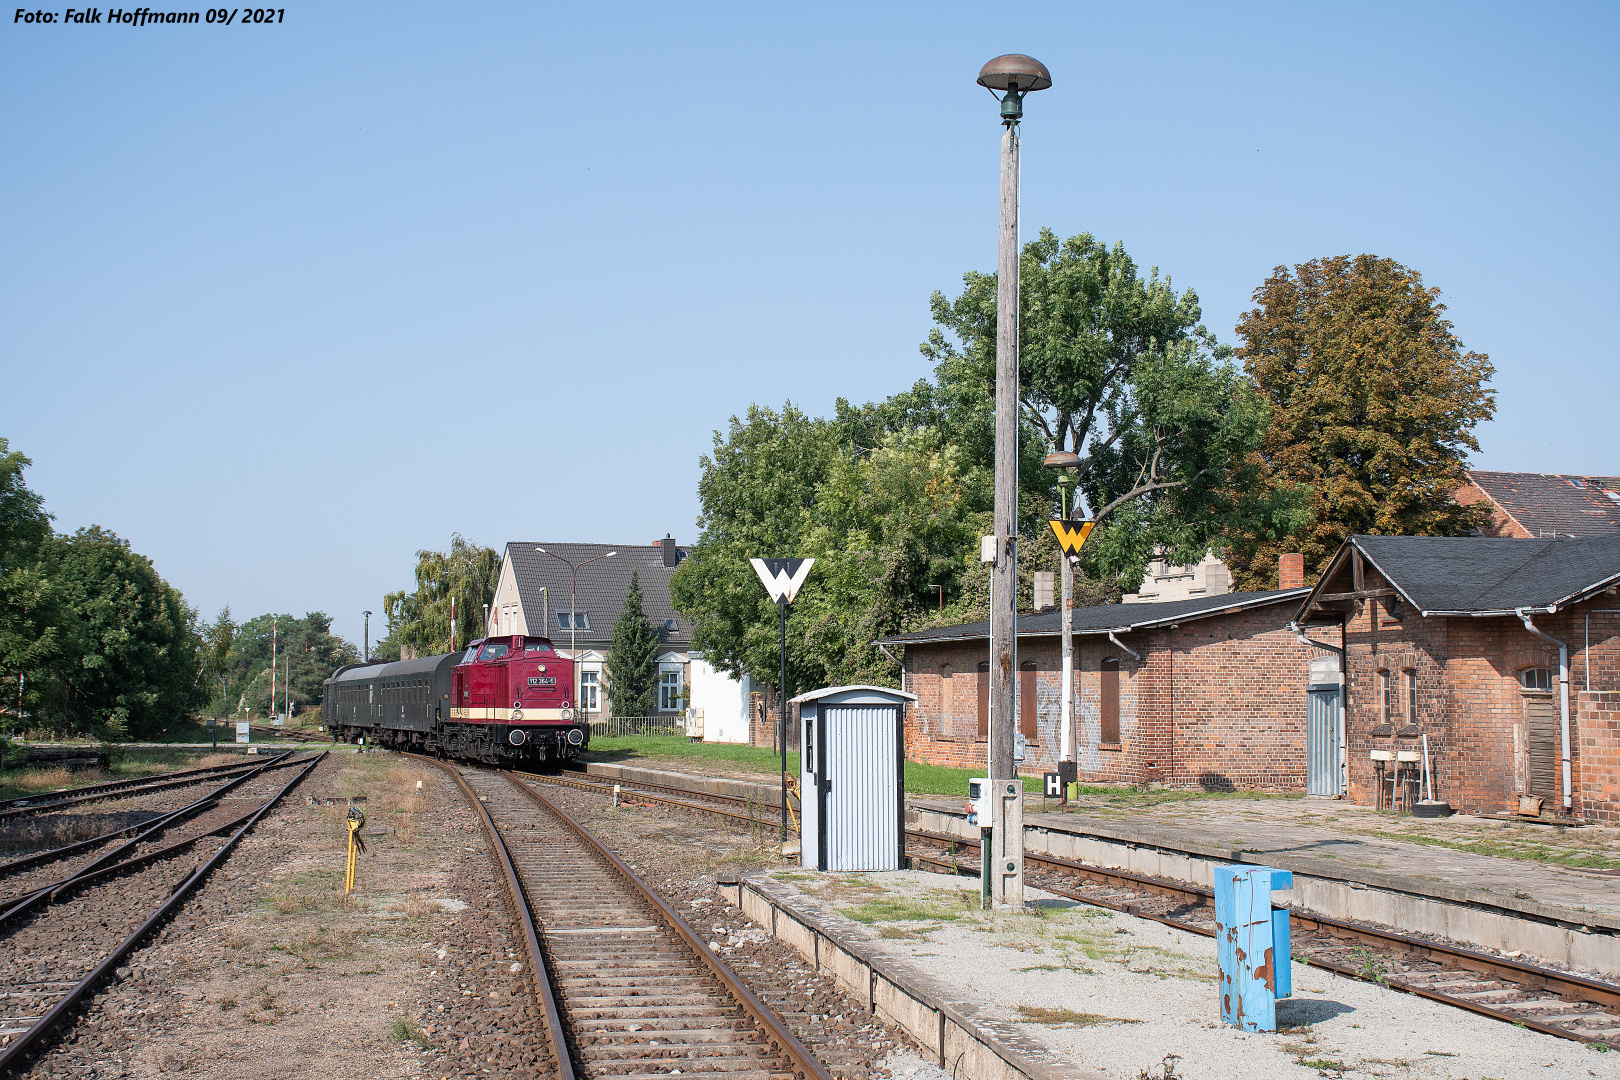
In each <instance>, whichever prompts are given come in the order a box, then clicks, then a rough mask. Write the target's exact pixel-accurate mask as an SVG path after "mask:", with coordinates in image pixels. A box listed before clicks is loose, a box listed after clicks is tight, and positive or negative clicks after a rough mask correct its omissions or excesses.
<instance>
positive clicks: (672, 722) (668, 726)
mask: <svg viewBox="0 0 1620 1080" xmlns="http://www.w3.org/2000/svg"><path fill="white" fill-rule="evenodd" d="M685 734H686V716H685V714H683V713H665V714H664V715H662V716H600V717H598V716H593V717H591V738H593V739H611V738H614V737H616V736H620V735H685Z"/></svg>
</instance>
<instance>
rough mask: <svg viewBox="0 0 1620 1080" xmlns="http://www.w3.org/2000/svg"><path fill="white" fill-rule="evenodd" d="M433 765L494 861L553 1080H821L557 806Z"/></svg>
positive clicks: (477, 773) (520, 785)
mask: <svg viewBox="0 0 1620 1080" xmlns="http://www.w3.org/2000/svg"><path fill="white" fill-rule="evenodd" d="M435 764H439V767H440V768H443V769H444V770H445V771H446V772H447V773H449V774H450V775H451V777H452V778H453V779H455V781H456V783H457V784H458V785H459V786H460V787H461V789H462V791H463V792H464V793H465V794H466V795H467V797H468V800H469V801H470V802H471V803H472V805H473V806H474V807H475V808H476V809H477V810H478V811H479V814H480V817H481V818H482V820H483V822H484V827H485V830H486V832H487V833H488V835H489V837H490V839H491V842H492V847H493V848H494V851H495V854H496V859H497V861H498V862H500V863H501V864H502V867H503V870H504V872H505V874H506V876H507V879H508V884H509V889H510V892H511V895H512V900H513V904H512V906H513V908H514V911H515V913H516V914H517V916H518V919H519V922H520V924H521V926H522V931H523V932H522V935H521V936H522V937H523V938H524V939H525V940H526V942H527V944H528V948H529V952H530V957H531V963H530V970H531V971H532V972H533V973H534V975H535V979H534V982H535V984H536V987H535V989H536V993H537V994H538V995H539V996H540V997H541V999H542V1004H543V1006H544V1010H543V1011H544V1012H545V1014H546V1016H547V1017H548V1020H549V1024H548V1026H549V1027H550V1031H549V1032H548V1039H549V1041H550V1044H551V1046H552V1048H553V1052H554V1054H555V1057H556V1064H557V1074H558V1077H559V1080H574V1078H575V1077H581V1078H595V1077H612V1078H614V1080H654V1078H662V1077H669V1076H674V1075H676V1074H679V1075H681V1076H683V1077H689V1076H693V1075H697V1076H699V1077H713V1078H724V1080H772V1078H775V1080H785V1078H788V1077H798V1078H800V1080H831V1077H830V1074H829V1073H828V1072H827V1071H826V1069H825V1068H824V1067H823V1066H822V1065H821V1063H820V1062H818V1061H817V1060H816V1058H815V1057H814V1056H813V1055H812V1054H811V1053H810V1051H809V1050H807V1049H806V1048H805V1047H804V1046H803V1044H801V1043H800V1042H799V1040H798V1039H797V1038H796V1037H795V1036H794V1035H793V1034H792V1032H791V1031H789V1030H788V1028H787V1026H786V1025H785V1024H784V1023H783V1022H782V1020H781V1019H780V1018H779V1017H777V1016H776V1014H775V1013H774V1012H772V1010H771V1009H770V1008H769V1007H768V1006H766V1005H765V1004H764V1003H763V1002H762V1001H760V1000H759V999H758V998H757V997H756V996H755V995H754V994H753V992H752V991H750V990H749V989H748V987H747V986H746V985H744V984H743V983H742V982H741V980H739V979H738V978H737V976H736V975H735V974H733V973H732V972H731V970H730V969H729V968H728V967H726V965H725V964H724V963H723V962H722V961H721V960H720V959H719V957H717V956H715V955H714V953H713V952H712V951H710V949H709V948H708V946H707V945H705V944H704V943H703V941H702V940H701V939H700V938H699V937H698V936H697V935H696V934H695V933H694V932H693V931H692V930H691V928H690V927H688V926H687V925H686V923H685V921H684V920H682V919H681V917H680V916H679V915H677V914H676V913H675V911H674V910H673V909H672V908H670V906H669V905H668V904H667V903H665V902H664V900H663V899H662V898H661V897H659V896H658V894H657V893H655V892H653V891H652V890H651V889H650V888H648V887H647V886H646V885H645V884H644V883H642V882H641V880H640V879H639V878H637V877H636V875H635V874H634V873H633V872H632V871H631V870H630V869H629V868H628V867H627V866H626V865H625V864H624V863H623V862H622V861H620V860H619V858H618V857H617V856H615V855H614V854H613V853H612V852H610V851H608V850H607V848H605V847H603V846H602V845H601V843H600V842H598V841H597V840H596V839H595V838H594V837H593V836H591V834H590V833H589V832H587V831H586V830H585V829H584V827H583V826H581V825H580V824H579V823H578V822H576V821H575V820H574V819H573V818H572V817H570V816H569V815H568V813H567V812H566V811H564V810H563V809H561V808H560V807H558V806H556V805H555V804H553V803H552V802H551V801H550V800H548V799H546V798H545V796H544V795H542V794H541V793H540V792H538V791H536V790H535V789H534V788H533V787H532V786H531V785H530V784H528V783H525V782H524V781H523V780H520V779H518V778H517V777H515V776H513V775H511V774H509V773H505V774H497V773H493V772H490V771H488V770H484V769H478V768H473V767H468V766H459V767H458V766H454V765H448V764H441V763H437V762H436V763H435Z"/></svg>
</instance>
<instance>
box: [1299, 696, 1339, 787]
mask: <svg viewBox="0 0 1620 1080" xmlns="http://www.w3.org/2000/svg"><path fill="white" fill-rule="evenodd" d="M1340 741H1341V732H1340V724H1339V688H1338V687H1337V686H1326V687H1321V688H1318V687H1314V686H1313V687H1311V688H1310V689H1309V690H1307V691H1306V692H1305V794H1307V795H1324V796H1327V797H1329V798H1337V797H1338V796H1339V795H1342V794H1343V791H1342V790H1341V789H1340V786H1339V779H1340V772H1339V756H1340V755H1339V746H1340Z"/></svg>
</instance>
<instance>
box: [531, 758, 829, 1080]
mask: <svg viewBox="0 0 1620 1080" xmlns="http://www.w3.org/2000/svg"><path fill="white" fill-rule="evenodd" d="M501 775H502V776H504V777H506V779H507V781H508V782H509V783H510V784H511V785H512V786H513V787H515V788H517V789H518V790H519V791H521V792H522V793H523V794H525V795H527V796H528V797H529V798H530V799H532V800H533V801H534V802H536V803H537V804H539V805H540V806H543V807H545V808H546V809H547V810H549V811H551V812H552V813H554V814H556V815H557V816H558V817H559V818H561V819H562V820H563V821H564V822H566V823H567V825H568V827H569V828H571V829H573V830H574V832H575V833H576V834H578V836H579V838H580V839H581V840H583V841H584V842H585V843H586V844H587V845H588V846H589V847H590V848H591V849H592V850H594V851H595V852H596V853H597V854H598V855H600V856H601V857H602V858H603V860H605V861H606V862H607V864H608V865H609V866H611V867H612V868H613V870H614V872H615V873H617V874H618V875H619V876H620V877H621V878H623V879H624V881H625V882H626V883H627V884H628V885H630V886H631V887H632V888H633V889H634V890H635V891H636V892H637V893H638V894H640V896H641V897H642V899H644V900H646V901H647V903H648V904H650V905H652V907H653V909H654V910H655V911H657V912H658V914H659V915H660V916H661V917H662V918H663V920H664V922H665V923H666V924H667V925H668V926H669V928H670V929H671V930H673V931H675V933H676V934H678V935H679V936H680V938H681V939H682V940H683V941H685V942H686V944H687V946H688V947H689V948H691V950H692V952H693V953H694V954H696V956H697V957H698V959H699V960H701V961H703V966H704V967H706V968H708V969H709V971H710V973H711V974H713V975H714V977H715V978H717V979H719V980H720V983H721V985H722V986H724V987H725V988H726V989H727V990H728V991H729V992H730V993H731V995H732V996H733V997H735V998H736V999H737V1003H738V1004H739V1005H741V1006H742V1007H743V1011H744V1012H746V1013H747V1014H748V1015H749V1016H750V1017H751V1018H753V1020H754V1022H755V1023H756V1024H758V1025H759V1026H760V1027H761V1028H763V1029H764V1032H765V1037H766V1038H768V1039H769V1040H770V1041H771V1042H772V1043H774V1044H775V1045H776V1048H777V1050H778V1051H779V1052H781V1053H783V1054H785V1055H786V1056H787V1057H788V1059H789V1060H790V1061H792V1062H793V1065H794V1069H795V1071H796V1073H797V1074H798V1075H799V1076H800V1077H803V1078H804V1080H833V1078H832V1074H831V1073H829V1072H828V1071H827V1069H826V1067H825V1066H824V1065H822V1064H821V1062H820V1061H818V1060H816V1056H815V1055H814V1054H812V1053H811V1052H810V1050H809V1048H808V1047H806V1046H805V1045H804V1044H803V1043H801V1042H800V1041H799V1039H798V1037H797V1036H796V1035H794V1034H793V1032H792V1031H791V1030H789V1028H788V1026H787V1024H785V1023H784V1022H783V1021H782V1018H781V1017H779V1016H777V1015H776V1012H775V1010H773V1009H772V1008H771V1007H770V1006H769V1005H766V1004H765V1003H764V1002H763V1001H761V1000H760V999H759V998H757V997H755V996H754V992H753V991H752V990H750V989H748V987H747V985H746V984H744V983H743V981H742V980H741V979H739V978H738V977H737V976H736V975H735V974H734V973H733V972H732V970H731V968H729V967H727V966H726V963H725V961H724V960H721V959H720V958H719V957H718V956H716V955H715V954H714V952H713V951H712V950H711V949H710V948H709V946H708V945H707V944H705V943H704V941H703V939H702V938H701V937H699V936H698V934H697V933H696V932H695V931H694V930H693V929H692V928H691V927H690V926H688V925H687V924H686V920H685V919H683V918H681V917H680V915H679V914H677V913H676V911H675V909H674V908H672V907H670V906H669V904H668V903H667V902H665V900H664V898H663V897H661V896H659V895H658V894H657V893H656V892H654V891H653V890H652V889H651V888H649V887H648V885H647V884H646V882H644V881H642V880H641V879H640V878H639V877H637V876H636V874H635V872H634V871H632V870H631V869H630V868H629V867H628V866H626V865H625V864H624V861H623V860H621V859H620V858H619V857H618V856H617V855H615V854H613V852H611V851H609V850H608V849H607V847H606V846H605V845H603V843H602V842H601V841H600V840H598V839H597V838H596V837H595V836H593V835H591V833H590V831H589V830H588V829H586V828H585V826H583V825H581V824H580V823H579V822H578V821H575V820H574V818H573V817H572V815H570V814H569V813H568V811H566V810H564V809H563V808H562V807H560V806H558V805H557V804H556V803H554V802H552V801H551V800H550V799H548V798H546V797H545V796H544V795H542V794H540V793H539V792H538V791H536V790H534V788H532V787H530V786H529V785H528V784H526V783H524V782H523V781H522V780H519V779H518V778H517V777H516V776H514V775H513V774H512V773H510V772H505V771H503V772H502V773H501ZM773 824H774V823H773Z"/></svg>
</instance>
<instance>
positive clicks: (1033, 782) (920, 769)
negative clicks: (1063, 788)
mask: <svg viewBox="0 0 1620 1080" xmlns="http://www.w3.org/2000/svg"><path fill="white" fill-rule="evenodd" d="M983 775H984V769H982V768H978V769H952V768H948V767H946V766H944V765H926V764H924V763H923V762H920V761H908V762H906V791H907V792H908V793H910V794H912V795H960V796H961V797H962V798H964V799H965V798H967V791H968V781H969V780H971V779H973V777H975V776H983ZM1024 790H1025V791H1033V792H1036V793H1039V792H1040V790H1041V781H1040V779H1039V778H1038V777H1034V776H1026V777H1024Z"/></svg>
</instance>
